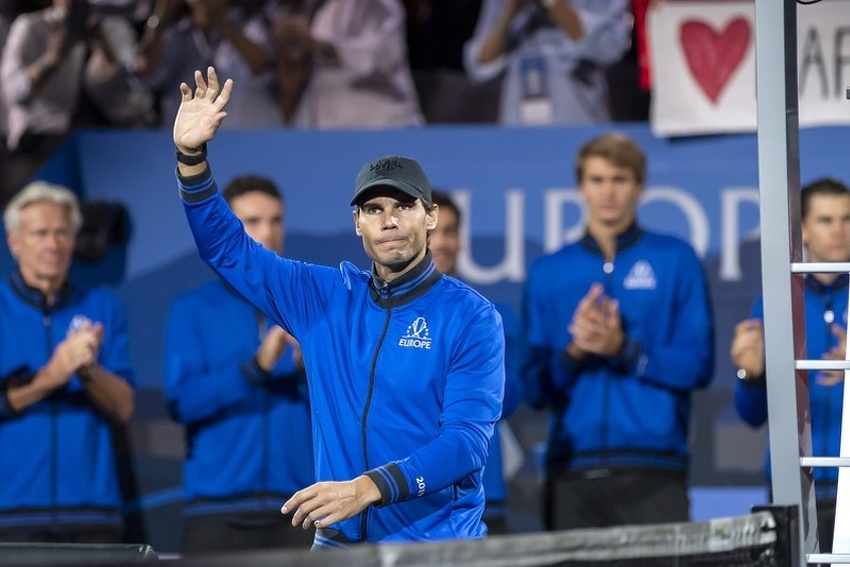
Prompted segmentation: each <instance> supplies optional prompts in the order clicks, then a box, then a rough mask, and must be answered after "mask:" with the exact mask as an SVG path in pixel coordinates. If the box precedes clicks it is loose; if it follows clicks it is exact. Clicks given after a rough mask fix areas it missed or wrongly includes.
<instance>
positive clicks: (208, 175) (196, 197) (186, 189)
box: [177, 166, 218, 203]
mask: <svg viewBox="0 0 850 567" xmlns="http://www.w3.org/2000/svg"><path fill="white" fill-rule="evenodd" d="M177 185H178V187H179V188H180V198H181V199H183V200H184V201H185V202H187V203H199V202H201V201H203V200H204V199H206V198H208V197H210V196H212V195H214V194H215V193H216V192H217V191H218V185H217V184H216V182H215V180H214V179H213V176H212V169H210V167H209V166H208V167H207V168H206V169H205V170H203V171H202V172H200V173H198V174H197V175H189V176H183V175H180V172H179V170H177Z"/></svg>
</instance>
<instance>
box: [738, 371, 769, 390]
mask: <svg viewBox="0 0 850 567" xmlns="http://www.w3.org/2000/svg"><path fill="white" fill-rule="evenodd" d="M739 372H740V371H739ZM738 382H740V383H741V384H743V385H744V387H745V388H747V389H749V390H764V389H766V388H767V378H766V377H765V375H764V372H762V374H761V376H746V375H745V376H744V377H743V378H742V377H741V376H740V375H738Z"/></svg>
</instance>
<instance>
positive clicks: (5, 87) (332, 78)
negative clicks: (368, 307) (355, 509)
mask: <svg viewBox="0 0 850 567" xmlns="http://www.w3.org/2000/svg"><path fill="white" fill-rule="evenodd" d="M644 4H645V3H643V2H634V3H632V2H629V0H618V1H616V2H604V3H599V2H570V3H567V2H562V3H552V2H538V1H536V0H534V1H529V0H509V1H504V0H497V1H494V0H455V1H450V0H34V1H28V2H21V1H15V0H2V1H0V48H2V52H0V53H2V59H0V135H2V144H0V146H2V147H0V173H2V175H0V179H3V187H2V192H0V194H2V196H3V198H2V201H3V202H5V201H7V200H8V198H9V197H10V196H11V195H12V194H14V192H15V191H17V190H18V189H20V187H22V186H23V184H24V183H25V182H26V181H27V180H28V179H29V178H30V177H31V176H32V174H33V173H34V172H35V171H37V169H38V167H39V166H40V165H41V164H42V163H44V161H45V160H46V159H47V158H48V157H49V156H50V155H52V154H53V153H54V152H55V151H56V149H57V148H58V147H60V146H61V145H62V143H63V142H64V141H65V139H66V137H67V135H68V134H69V133H71V132H72V131H73V130H74V129H76V128H81V127H83V128H85V127H94V128H98V127H118V128H143V127H154V128H156V127H165V128H167V127H168V126H169V125H170V123H171V122H172V121H173V119H174V114H175V112H176V109H177V105H178V104H179V100H180V96H179V92H178V90H177V89H176V88H174V85H175V84H179V83H180V82H191V81H192V80H193V77H192V72H193V71H194V70H195V69H203V68H206V67H207V66H208V65H215V66H216V68H217V69H218V70H219V72H220V73H221V74H222V76H224V77H226V78H232V79H233V80H234V81H235V82H236V83H237V84H239V85H240V90H241V92H242V93H243V95H242V96H241V97H240V99H239V100H238V101H236V102H235V103H234V104H232V105H231V106H230V107H229V111H228V112H229V118H228V123H227V126H226V127H228V128H268V127H294V128H324V129H331V128H382V127H406V126H420V125H423V124H429V123H468V122H503V123H526V124H546V123H558V124H583V123H593V122H606V121H610V120H622V121H637V120H645V119H646V118H647V115H648V100H649V97H648V91H646V90H645V89H644V87H643V86H641V81H640V80H639V78H638V60H637V56H636V53H637V51H636V48H635V45H636V44H637V43H639V41H638V42H636V41H634V40H635V29H634V26H633V25H632V22H633V21H640V19H639V18H637V19H636V18H634V17H633V14H632V11H633V10H638V11H642V10H645V5H644ZM552 6H554V9H552V8H551V7H552ZM578 11H582V17H581V18H579V17H578V15H577V14H578ZM576 22H584V25H582V24H581V23H579V24H578V26H576ZM502 39H504V41H502ZM637 39H638V40H639V39H640V38H637ZM494 42H495V43H494Z"/></svg>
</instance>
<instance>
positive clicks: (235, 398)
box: [164, 281, 313, 517]
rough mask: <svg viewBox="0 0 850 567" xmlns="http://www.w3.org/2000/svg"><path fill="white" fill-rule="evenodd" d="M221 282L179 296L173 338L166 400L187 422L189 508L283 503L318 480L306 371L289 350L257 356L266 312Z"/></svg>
mask: <svg viewBox="0 0 850 567" xmlns="http://www.w3.org/2000/svg"><path fill="white" fill-rule="evenodd" d="M258 315H259V314H258V312H257V310H256V308H255V307H254V306H252V305H251V304H250V303H248V301H246V300H245V299H244V298H243V297H242V296H240V295H239V294H238V293H237V292H236V290H234V289H233V288H232V287H230V286H228V285H227V284H225V283H223V282H221V281H214V282H210V283H209V284H206V285H204V286H202V287H200V288H198V289H196V290H193V291H190V292H187V293H185V294H182V295H180V296H178V297H177V298H176V299H175V300H174V303H173V304H172V307H171V313H170V314H169V319H168V327H167V331H166V340H165V372H164V378H165V388H164V391H165V398H166V401H167V403H168V408H169V411H170V413H171V415H172V417H173V418H174V419H175V420H176V421H177V422H179V423H183V424H185V425H186V450H187V453H186V459H185V461H184V463H183V489H184V494H185V498H186V500H187V503H186V505H185V506H184V514H185V515H186V516H188V517H191V516H196V515H204V514H215V513H226V512H233V511H246V510H277V509H279V508H280V506H281V505H282V504H283V503H284V502H285V501H286V499H287V498H288V497H289V496H291V495H292V494H293V493H295V492H296V491H297V490H300V489H302V488H304V487H305V486H309V485H310V484H312V483H313V448H312V437H311V434H310V404H309V401H308V398H307V384H306V381H305V377H304V373H303V372H301V371H299V370H298V369H297V368H296V367H295V365H294V363H293V361H292V349H289V350H288V351H287V352H284V354H283V356H281V358H280V360H279V361H278V364H277V365H276V367H275V368H273V369H272V371H271V373H270V374H269V376H264V375H263V373H262V371H260V369H259V367H257V365H256V362H255V361H254V354H255V353H256V351H257V348H258V347H259V345H260V335H261V333H262V332H263V331H264V330H266V329H267V328H268V324H267V322H266V318H265V316H263V315H259V316H258Z"/></svg>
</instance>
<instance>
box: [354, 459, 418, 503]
mask: <svg viewBox="0 0 850 567" xmlns="http://www.w3.org/2000/svg"><path fill="white" fill-rule="evenodd" d="M364 474H365V475H366V476H368V477H369V478H370V479H372V482H374V483H375V486H377V487H378V491H379V492H380V493H381V501H380V502H378V503H377V504H375V506H378V507H381V506H386V505H387V504H392V503H393V502H402V501H404V500H407V498H408V496H409V495H410V491H409V490H408V488H407V479H406V478H404V474H403V473H402V472H401V469H400V468H399V467H398V465H396V464H395V463H390V464H388V465H384V466H382V467H378V468H376V469H372V470H370V471H367V472H366V473H364Z"/></svg>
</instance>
